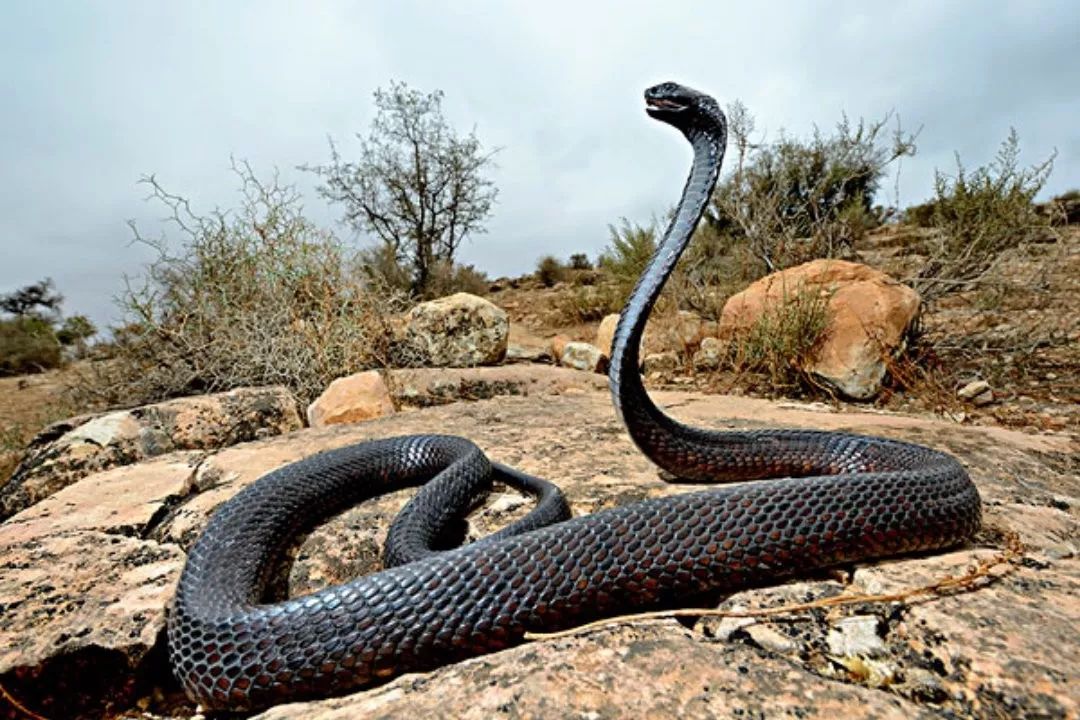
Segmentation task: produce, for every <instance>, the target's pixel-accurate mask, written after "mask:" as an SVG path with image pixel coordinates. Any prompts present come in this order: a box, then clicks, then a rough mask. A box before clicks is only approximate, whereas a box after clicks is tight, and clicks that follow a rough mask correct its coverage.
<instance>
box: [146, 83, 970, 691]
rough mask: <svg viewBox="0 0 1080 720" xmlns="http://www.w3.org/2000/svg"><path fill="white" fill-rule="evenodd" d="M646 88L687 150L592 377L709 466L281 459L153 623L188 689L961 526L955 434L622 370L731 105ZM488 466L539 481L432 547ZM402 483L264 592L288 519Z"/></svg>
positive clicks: (415, 650)
mask: <svg viewBox="0 0 1080 720" xmlns="http://www.w3.org/2000/svg"><path fill="white" fill-rule="evenodd" d="M645 101H646V108H645V109H646V111H647V113H648V115H649V116H651V117H652V118H654V119H657V120H660V121H662V122H664V123H666V124H668V125H670V126H673V127H674V128H676V129H677V130H679V131H680V132H681V133H682V135H683V136H684V137H685V138H686V139H687V140H688V141H689V143H690V145H691V147H692V150H693V162H692V166H691V169H690V174H689V177H688V179H687V181H686V185H685V186H684V188H683V192H682V196H681V198H680V200H679V202H678V204H677V206H676V208H675V210H674V212H673V214H672V215H671V217H670V220H669V222H668V224H667V226H666V229H665V232H664V234H663V236H662V238H661V240H660V241H659V242H658V243H657V247H656V250H655V252H654V254H653V256H652V258H651V259H650V261H649V263H648V265H647V267H646V269H645V270H644V271H643V273H642V274H641V276H640V278H639V279H638V282H637V284H636V286H635V287H634V289H633V291H632V292H631V293H630V296H629V299H628V300H627V301H626V304H625V306H624V308H623V310H622V313H621V315H620V319H619V322H618V324H617V326H616V331H615V335H614V339H613V342H612V348H611V353H610V363H609V385H610V389H611V394H612V397H613V400H614V404H615V408H616V410H617V413H618V415H619V417H620V418H621V420H622V422H623V424H624V425H625V427H626V430H627V432H628V434H629V435H630V437H631V438H632V440H633V442H634V443H635V444H636V446H637V447H638V448H639V449H640V450H641V451H642V452H643V453H644V454H645V455H646V456H647V457H648V458H649V459H650V460H651V461H652V462H653V463H654V464H656V465H657V466H659V468H661V469H662V470H665V471H667V472H668V473H670V474H672V475H674V476H675V477H676V478H679V479H682V480H685V481H688V482H696V483H715V484H716V485H715V486H710V487H705V488H703V489H697V490H693V491H690V492H685V493H682V494H676V495H669V496H664V497H658V498H651V499H646V500H642V501H639V502H634V503H630V504H627V505H621V506H617V507H613V508H609V509H605V510H601V511H599V512H595V513H592V514H588V515H584V516H579V517H570V512H569V509H568V507H567V505H566V501H565V499H564V498H563V496H562V494H561V493H560V492H559V491H558V489H557V487H555V486H554V485H553V484H552V483H550V482H548V481H546V480H541V479H539V478H533V477H531V476H529V475H527V474H525V473H522V472H519V471H517V470H514V469H513V468H510V467H507V466H504V465H500V464H497V463H492V462H491V461H490V460H489V459H488V458H487V457H486V455H485V454H484V453H483V451H482V450H481V449H480V448H479V447H477V446H476V445H475V444H474V443H473V442H471V441H469V440H468V439H465V438H462V437H457V436H453V435H441V434H431V435H408V436H400V437H390V438H382V439H375V440H369V441H365V442H361V443H357V444H352V445H348V446H345V447H340V448H337V449H333V450H328V451H323V452H320V453H317V454H313V455H311V456H309V457H307V458H304V459H302V460H300V461H298V462H294V463H292V464H289V465H285V466H283V467H281V468H278V469H276V470H273V471H272V472H270V473H268V474H266V475H264V476H262V477H260V478H259V479H257V480H256V481H255V482H253V483H251V484H250V485H248V486H247V487H245V488H244V489H242V490H241V491H239V492H238V493H236V494H235V495H234V496H232V497H231V498H230V499H229V500H227V501H225V502H224V503H222V504H221V505H220V506H219V507H218V508H217V509H216V510H215V511H214V513H213V515H212V516H211V518H210V519H209V521H208V522H207V524H206V526H205V528H204V529H203V531H202V533H201V534H200V535H199V537H198V538H197V539H196V541H195V542H194V544H193V545H192V547H191V548H190V550H189V551H188V554H187V559H186V562H185V565H184V569H183V571H182V573H181V577H180V580H179V583H178V586H177V590H176V594H175V597H174V602H173V605H172V608H171V610H170V613H169V616H168V620H167V642H168V652H169V659H170V664H171V666H172V668H173V672H174V674H175V675H176V677H177V678H178V679H179V682H180V684H181V685H182V687H183V688H184V690H185V692H186V693H187V695H188V696H189V697H190V698H191V699H192V700H193V701H194V702H196V703H198V704H199V705H201V706H202V707H203V708H205V709H208V710H233V711H249V710H255V709H260V708H264V707H267V706H271V705H274V704H277V703H281V702H285V701H292V700H298V699H307V698H315V697H323V696H327V695H340V694H343V693H347V692H350V691H356V690H360V689H364V688H369V687H372V686H374V685H377V684H379V683H382V682H385V681H387V680H388V679H390V678H393V677H395V676H398V675H401V674H402V673H406V672H424V671H430V670H433V669H436V668H438V667H440V666H443V665H447V664H451V663H455V662H459V661H461V660H464V659H467V658H470V657H475V656H478V655H482V654H485V653H491V652H495V651H498V650H502V649H504V648H509V647H512V646H515V645H519V644H521V643H523V642H525V634H526V633H527V632H530V631H550V630H559V629H565V628H570V627H573V626H575V625H578V624H582V623H584V622H587V621H590V620H594V619H598V618H603V617H608V616H611V615H615V614H621V613H627V612H632V611H637V610H646V609H657V608H673V607H679V606H683V607H685V606H686V603H688V602H689V601H690V600H692V599H695V598H701V597H717V596H719V595H720V594H723V593H726V592H733V591H736V590H739V589H744V588H747V587H752V586H760V585H763V584H770V583H776V582H778V581H781V580H783V579H786V578H791V577H793V576H798V575H805V574H806V573H809V572H812V571H817V570H820V569H824V568H829V567H835V566H837V565H843V564H849V563H856V562H864V561H869V560H876V559H881V558H886V557H890V556H896V555H901V554H906V553H912V552H917V551H931V550H938V549H944V548H948V547H952V546H957V545H960V544H963V543H965V542H967V541H969V540H970V539H971V538H972V536H973V534H974V533H975V532H976V531H977V529H978V528H979V526H980V522H981V504H980V498H979V493H978V491H977V489H976V487H975V485H974V484H973V483H972V481H971V479H970V478H969V476H968V474H967V472H966V471H965V469H964V467H963V465H962V464H961V463H960V462H959V461H958V460H957V459H955V458H954V457H952V456H951V455H948V454H946V453H943V452H940V451H937V450H934V449H931V448H928V447H924V446H921V445H916V444H911V443H908V442H902V441H897V440H892V439H886V438H881V437H874V436H867V435H856V434H851V433H847V432H832V431H821V430H808V429H746V430H712V429H704V428H696V427H692V426H689V425H684V424H682V423H680V422H678V421H677V420H675V419H673V418H672V417H670V416H669V415H667V414H666V413H665V412H664V411H663V410H661V409H660V408H659V407H658V406H657V405H656V404H655V403H654V402H653V401H652V400H651V398H650V397H649V395H648V393H647V392H646V390H645V386H644V383H643V380H642V377H641V373H640V371H639V367H640V357H639V356H640V352H641V349H640V345H641V341H642V337H643V333H644V327H645V323H646V321H647V319H648V316H649V314H650V312H651V310H652V308H653V306H654V304H655V303H656V301H657V299H658V297H659V295H660V292H661V290H662V288H663V286H664V283H665V281H666V279H667V277H668V276H669V275H670V274H671V272H672V270H673V269H674V267H675V264H676V262H677V261H678V259H679V256H680V254H681V253H682V252H683V250H684V249H685V248H686V247H687V245H688V243H689V242H690V240H691V237H692V235H693V233H694V229H695V228H696V226H697V224H698V222H699V221H700V219H701V217H702V214H703V213H704V211H705V209H706V205H707V203H708V202H709V199H710V196H711V194H712V192H713V189H714V187H715V185H716V182H717V179H718V176H719V172H720V167H721V163H722V160H723V156H724V150H725V146H726V138H727V121H726V118H725V116H724V113H723V111H722V110H721V108H720V106H719V104H718V103H717V101H716V100H715V99H714V98H712V97H711V96H709V95H707V94H705V93H702V92H698V91H696V90H693V89H691V88H688V87H685V86H683V85H679V84H677V83H663V84H660V85H656V86H653V87H650V88H649V89H647V90H646V91H645ZM496 479H498V480H501V481H504V482H507V483H508V484H510V485H512V486H515V487H518V488H520V489H522V490H523V491H525V492H527V493H529V494H533V495H536V496H537V497H538V500H537V502H536V506H535V509H534V510H533V511H532V512H531V513H529V514H528V515H526V516H525V517H524V518H522V519H521V520H519V521H518V522H516V523H514V524H512V525H510V526H508V527H506V528H504V529H503V530H501V531H499V532H498V533H495V534H493V535H491V536H488V537H485V538H481V539H479V540H477V541H475V542H472V543H469V544H465V545H460V544H459V545H458V546H456V547H447V545H448V543H450V539H452V538H453V537H454V536H455V533H459V531H460V526H461V524H462V522H463V520H462V518H463V517H464V516H465V515H466V514H467V513H468V512H469V510H470V509H471V508H473V507H475V505H476V504H477V503H478V502H480V500H481V499H482V497H483V496H484V494H485V493H487V492H488V491H489V490H490V488H491V487H492V483H493V482H494V481H495V480H496ZM751 481H760V482H751ZM416 485H418V486H420V489H419V490H418V491H417V493H416V495H415V496H414V498H413V499H412V500H411V501H410V502H409V503H407V504H406V506H405V507H404V508H403V509H402V511H401V513H400V514H399V515H398V516H397V517H396V518H395V520H394V521H393V523H392V525H391V528H390V531H389V535H388V538H387V542H386V547H385V550H384V556H385V557H384V563H383V569H381V570H379V571H378V572H375V573H372V574H368V575H365V576H362V577H359V578H356V579H354V580H352V581H350V582H345V583H342V584H339V585H333V586H330V587H325V588H323V589H320V590H318V591H316V592H313V593H310V594H307V595H301V596H297V597H291V598H284V599H282V598H280V597H271V596H270V592H269V590H268V586H269V585H270V584H271V583H272V580H273V574H274V570H275V568H277V567H278V566H279V565H280V564H281V562H282V556H283V555H284V554H285V552H286V550H287V549H288V547H289V543H290V542H294V541H295V538H296V537H297V536H298V535H300V534H302V533H303V532H305V530H307V529H310V528H312V527H314V526H315V524H317V523H318V522H321V521H322V520H324V519H325V518H327V517H329V516H331V515H333V514H334V513H338V512H341V511H343V510H344V509H346V508H348V507H350V506H352V505H354V504H356V503H357V502H359V501H361V500H363V499H366V498H370V497H373V496H376V495H379V494H381V493H384V492H387V491H390V490H393V489H397V488H401V487H406V486H416ZM455 527H456V528H457V530H455ZM458 537H460V533H459V535H458Z"/></svg>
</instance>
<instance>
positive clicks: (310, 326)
mask: <svg viewBox="0 0 1080 720" xmlns="http://www.w3.org/2000/svg"><path fill="white" fill-rule="evenodd" d="M233 169H234V171H235V173H236V175H237V177H238V178H239V181H240V192H241V197H242V202H241V204H240V206H239V207H238V208H236V209H234V210H220V209H218V210H214V211H212V212H210V213H208V214H198V213H196V212H194V211H193V210H192V209H191V207H190V206H189V203H188V202H187V201H186V200H185V199H183V198H182V197H179V196H176V195H172V194H170V193H168V192H166V191H165V190H164V189H163V188H162V187H161V185H159V184H158V182H157V180H155V179H154V178H153V177H151V178H148V179H146V180H145V181H144V182H145V183H146V184H147V185H149V187H150V188H151V193H152V195H151V197H152V198H154V199H156V200H157V201H158V202H160V203H162V204H163V205H165V206H166V207H167V208H168V209H169V210H170V211H171V213H172V215H171V221H172V224H173V226H174V227H175V228H176V230H177V231H178V233H179V235H180V238H181V240H180V242H179V243H178V244H177V245H178V246H177V247H169V246H168V245H167V244H166V242H165V240H164V239H162V240H148V239H146V238H145V237H143V236H142V235H141V234H140V233H139V231H138V229H137V228H135V226H134V225H132V230H133V232H134V233H135V239H136V240H137V241H140V242H144V243H147V244H148V245H150V246H151V247H153V248H155V249H156V250H157V251H158V257H157V258H156V259H155V260H154V261H153V262H151V263H150V264H149V265H148V266H147V268H146V272H145V276H144V277H143V279H142V282H141V283H140V284H138V285H133V284H132V283H130V282H129V284H128V288H127V290H126V291H125V292H124V294H123V295H122V296H121V298H120V300H119V302H120V307H121V309H122V310H123V312H124V315H125V324H124V326H123V328H122V330H118V331H116V332H115V333H114V337H115V346H114V358H113V360H112V361H111V362H110V363H108V365H107V367H95V368H94V369H93V370H92V371H91V372H88V373H87V374H86V375H85V376H83V377H82V378H81V380H80V382H79V383H78V388H77V389H78V391H79V392H80V393H81V395H82V397H84V398H86V399H87V400H89V401H98V402H105V403H122V404H141V403H146V402H151V401H155V400H160V399H163V398H167V397H173V396H178V395H185V394H191V393H201V392H215V391H221V390H228V389H232V388H236V387H241V386H248V385H268V384H279V383H280V384H284V385H286V386H288V387H289V388H291V389H292V390H293V391H294V392H295V393H296V395H297V396H298V397H299V398H300V399H301V400H303V401H308V400H311V399H313V398H314V396H315V395H317V394H318V393H319V392H321V391H322V389H323V388H325V387H326V385H327V384H328V383H329V382H330V381H332V380H333V379H335V378H337V377H339V376H341V375H344V374H348V373H350V372H355V371H357V370H362V369H367V368H371V367H376V366H381V365H383V364H384V363H385V360H386V358H387V357H388V355H389V353H390V352H391V350H392V348H391V333H390V329H389V327H388V326H387V316H388V313H389V311H390V310H391V309H394V308H397V307H398V305H397V304H396V303H397V302H398V300H399V296H395V295H394V294H392V293H388V294H383V293H381V292H378V291H377V290H378V289H377V288H375V287H374V286H373V283H372V282H371V281H370V280H369V279H368V278H366V277H365V276H364V273H363V272H362V271H361V269H360V267H359V264H358V263H357V262H356V261H355V258H354V255H353V254H352V253H350V252H348V251H346V249H345V248H344V247H343V246H342V245H341V244H340V243H339V242H338V241H337V240H336V239H335V238H334V237H333V236H331V235H329V234H328V233H326V232H323V231H320V230H318V229H317V228H316V227H315V226H314V225H313V224H312V223H311V221H309V220H308V219H307V218H306V217H305V216H304V215H303V213H302V210H301V206H300V200H299V197H298V195H297V194H296V192H295V190H294V188H292V187H291V186H283V185H280V184H279V183H278V181H277V178H276V177H275V178H273V180H272V181H270V182H269V183H264V182H262V181H260V180H259V179H258V178H257V177H256V176H255V174H254V172H253V171H252V170H251V168H250V167H249V166H248V165H247V164H245V163H241V164H236V163H234V165H233Z"/></svg>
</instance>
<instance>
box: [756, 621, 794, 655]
mask: <svg viewBox="0 0 1080 720" xmlns="http://www.w3.org/2000/svg"><path fill="white" fill-rule="evenodd" d="M746 634H747V635H749V636H750V639H751V640H753V641H754V644H755V645H757V646H758V647H759V648H761V649H762V650H768V651H770V652H774V653H779V654H781V655H790V654H792V653H795V652H798V650H799V645H798V643H796V642H795V641H794V640H792V639H791V638H789V637H788V636H787V635H784V634H783V633H781V632H779V631H777V630H775V629H773V628H772V627H770V626H769V625H760V624H758V625H751V626H750V627H748V628H746Z"/></svg>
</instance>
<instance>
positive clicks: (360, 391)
mask: <svg viewBox="0 0 1080 720" xmlns="http://www.w3.org/2000/svg"><path fill="white" fill-rule="evenodd" d="M393 412H394V401H393V400H392V399H391V398H390V390H389V389H388V388H387V387H386V383H385V382H384V381H383V378H382V375H381V374H380V373H379V371H378V370H368V371H366V372H360V373H354V374H352V375H347V376H345V377H340V378H338V379H337V380H335V381H334V382H332V383H330V386H329V387H327V388H326V390H324V391H323V392H322V394H321V395H319V397H317V398H316V399H315V402H313V403H311V404H310V405H308V409H307V419H308V425H310V426H311V427H325V426H326V425H338V424H341V423H354V422H363V421H364V420H370V419H372V418H377V417H382V416H383V415H390V414H391V413H393Z"/></svg>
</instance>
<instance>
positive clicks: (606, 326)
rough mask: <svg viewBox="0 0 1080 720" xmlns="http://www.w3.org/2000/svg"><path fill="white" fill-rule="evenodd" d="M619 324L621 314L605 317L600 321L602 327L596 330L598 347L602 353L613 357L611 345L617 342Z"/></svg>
mask: <svg viewBox="0 0 1080 720" xmlns="http://www.w3.org/2000/svg"><path fill="white" fill-rule="evenodd" d="M618 324H619V314H618V313H612V314H611V315H605V316H604V319H603V320H601V321H600V327H599V328H597V329H596V347H598V348H600V352H602V353H604V354H605V355H607V356H608V357H611V345H612V343H613V342H614V340H615V328H616V327H617V326H618Z"/></svg>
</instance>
